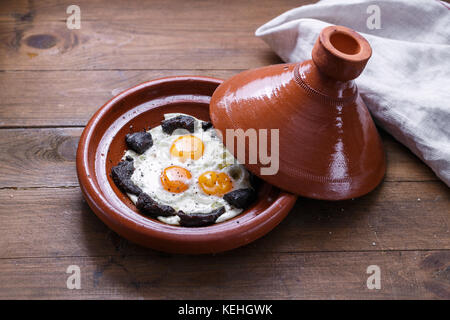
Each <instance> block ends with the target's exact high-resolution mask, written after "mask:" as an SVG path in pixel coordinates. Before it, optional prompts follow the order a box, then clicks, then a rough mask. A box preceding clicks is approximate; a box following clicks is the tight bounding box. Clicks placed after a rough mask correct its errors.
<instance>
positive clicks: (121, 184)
mask: <svg viewBox="0 0 450 320" xmlns="http://www.w3.org/2000/svg"><path fill="white" fill-rule="evenodd" d="M133 172H134V165H133V158H131V157H126V159H125V160H122V161H120V162H119V163H118V164H117V166H115V167H112V169H111V177H112V179H113V181H114V183H115V184H116V186H117V187H118V188H119V189H120V190H122V191H123V192H128V193H132V194H134V195H137V196H138V195H139V194H140V193H141V192H142V190H141V188H139V187H138V186H136V185H135V184H134V183H133V181H131V176H132V175H133Z"/></svg>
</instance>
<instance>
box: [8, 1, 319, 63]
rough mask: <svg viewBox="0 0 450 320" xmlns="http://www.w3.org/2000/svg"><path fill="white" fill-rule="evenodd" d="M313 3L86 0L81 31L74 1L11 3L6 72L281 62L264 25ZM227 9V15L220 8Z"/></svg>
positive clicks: (83, 6)
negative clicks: (70, 21) (73, 25)
mask: <svg viewBox="0 0 450 320" xmlns="http://www.w3.org/2000/svg"><path fill="white" fill-rule="evenodd" d="M310 2H311V1H302V2H300V3H299V2H298V1H282V2H277V3H276V5H274V3H273V1H256V0H253V1H251V2H242V1H223V2H215V1H214V2H206V1H186V2H180V1H162V0H160V1H152V2H148V1H145V2H143V1H138V2H133V3H132V4H130V5H129V7H128V3H127V10H123V4H122V3H121V2H120V1H114V2H112V3H111V4H110V3H108V6H105V5H103V4H102V3H99V2H95V1H81V2H80V3H79V4H78V5H79V6H80V8H81V10H82V25H81V29H80V30H69V29H67V27H66V21H65V20H66V17H67V15H66V14H65V9H66V7H67V3H57V4H55V5H51V4H50V3H49V2H43V3H42V4H41V2H35V3H34V2H33V5H29V4H24V3H22V5H17V7H15V5H14V4H11V3H8V6H6V7H5V8H4V9H3V10H2V14H1V15H0V17H1V19H0V25H1V30H2V31H1V32H0V44H1V45H0V69H1V70H68V69H70V70H79V69H161V68H166V69H172V68H175V69H179V68H188V69H204V68H208V69H246V68H251V67H257V66H261V65H266V64H271V63H274V62H277V61H279V59H278V58H277V57H276V55H275V54H273V53H272V52H271V50H270V49H269V47H268V46H267V45H266V44H265V43H264V42H263V41H262V40H260V39H258V38H256V37H255V36H254V32H255V30H256V28H257V27H259V26H260V25H262V24H263V23H265V22H267V21H269V20H270V19H272V18H273V17H275V16H277V15H278V14H281V13H282V12H284V11H286V10H288V9H291V8H294V7H296V6H299V5H301V4H305V3H310ZM218 12H220V13H221V14H217V13H218Z"/></svg>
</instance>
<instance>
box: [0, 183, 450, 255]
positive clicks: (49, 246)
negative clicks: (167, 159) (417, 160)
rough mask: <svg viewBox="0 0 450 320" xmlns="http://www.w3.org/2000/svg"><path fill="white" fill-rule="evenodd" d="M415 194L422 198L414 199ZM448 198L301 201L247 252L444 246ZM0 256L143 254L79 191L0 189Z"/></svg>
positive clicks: (397, 187)
mask: <svg viewBox="0 0 450 320" xmlns="http://www.w3.org/2000/svg"><path fill="white" fill-rule="evenodd" d="M419 198H420V201H419V200H418V199H419ZM449 208H450V195H449V192H448V189H447V187H446V186H444V185H443V184H442V183H436V182H398V183H397V182H396V183H384V184H383V185H381V186H380V187H379V188H378V189H377V190H376V191H375V192H373V193H371V194H369V195H367V196H364V197H362V198H359V199H355V200H353V201H351V200H349V201H342V202H327V201H315V200H309V199H304V198H301V199H299V200H298V202H297V204H296V205H295V207H294V209H293V210H292V211H291V213H290V214H289V215H288V217H287V218H286V219H285V220H284V221H283V222H282V223H281V224H280V225H279V226H278V227H277V228H275V229H274V230H273V231H271V232H270V233H269V234H268V235H266V236H265V237H263V238H262V239H260V240H258V241H256V242H254V243H252V244H250V245H248V246H247V247H246V248H247V249H245V250H248V254H250V253H251V254H256V253H261V254H262V253H265V252H311V251H377V250H426V249H450V228H449V224H450V223H449V219H450V215H449ZM0 218H1V221H2V223H1V224H0V234H1V235H2V236H1V237H0V258H16V257H66V256H101V255H131V254H144V253H147V252H149V251H151V250H148V249H145V248H142V247H139V246H137V245H134V244H131V243H128V242H127V241H125V240H123V239H121V238H120V237H118V236H116V235H115V234H114V233H113V232H111V231H109V229H108V228H107V227H106V226H104V225H103V223H102V222H101V221H100V220H99V219H98V218H97V217H96V216H95V215H94V214H93V213H92V211H91V210H90V209H89V207H88V206H87V205H86V203H85V202H84V200H83V198H82V195H81V192H80V190H79V189H78V188H32V189H19V190H14V189H3V190H0Z"/></svg>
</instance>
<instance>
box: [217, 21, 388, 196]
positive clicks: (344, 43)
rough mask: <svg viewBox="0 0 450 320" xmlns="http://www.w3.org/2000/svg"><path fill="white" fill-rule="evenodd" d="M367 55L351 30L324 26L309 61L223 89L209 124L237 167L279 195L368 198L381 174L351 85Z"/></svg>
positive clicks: (377, 149) (370, 127)
mask: <svg viewBox="0 0 450 320" xmlns="http://www.w3.org/2000/svg"><path fill="white" fill-rule="evenodd" d="M371 53H372V51H371V48H370V45H369V43H368V42H367V41H366V40H365V39H364V38H363V37H362V36H360V35H359V34H358V33H356V32H355V31H353V30H351V29H348V28H346V27H342V26H330V27H327V28H325V29H323V30H322V32H321V34H320V36H319V38H318V39H317V42H316V44H315V46H314V48H313V51H312V60H309V61H305V62H301V63H296V64H281V65H273V66H268V67H263V68H259V69H254V70H248V71H245V72H242V73H240V74H238V75H236V76H234V77H232V78H230V79H229V80H227V81H225V82H224V83H223V84H221V85H220V86H219V87H218V88H217V89H216V91H215V92H214V94H213V96H212V99H211V104H210V115H211V120H212V122H213V124H214V126H215V128H216V129H218V131H219V133H221V135H222V138H223V141H224V144H225V145H226V147H227V148H228V149H229V150H230V151H231V152H232V153H233V154H234V155H235V156H236V157H237V159H238V160H239V161H240V162H241V163H243V164H244V165H245V166H246V167H247V168H248V169H249V170H250V171H251V172H252V173H254V174H256V175H257V176H259V177H261V178H262V179H263V180H265V181H267V182H269V183H271V184H273V185H275V186H277V187H279V188H281V189H284V190H287V191H290V192H293V193H295V194H298V195H302V196H306V197H311V198H316V199H326V200H341V199H349V198H354V197H358V196H361V195H363V194H366V193H367V192H369V191H371V190H372V189H374V188H375V187H376V186H377V185H378V183H379V182H380V181H381V179H382V178H383V176H384V173H385V168H386V165H385V156H384V151H383V147H382V144H381V141H380V137H379V135H378V132H377V129H376V127H375V125H374V123H373V120H372V118H371V116H370V114H369V112H368V110H367V107H366V105H365V104H364V102H363V101H362V99H361V97H360V96H359V94H358V89H357V87H356V85H355V83H354V81H353V79H355V78H356V77H358V76H359V74H360V73H361V72H362V71H363V69H364V67H365V65H366V63H367V61H368V60H369V58H370V56H371Z"/></svg>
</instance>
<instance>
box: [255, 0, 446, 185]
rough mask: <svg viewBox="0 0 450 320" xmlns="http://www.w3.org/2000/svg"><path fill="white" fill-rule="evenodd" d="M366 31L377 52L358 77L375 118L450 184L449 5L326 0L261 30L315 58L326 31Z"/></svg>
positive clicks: (293, 54)
mask: <svg viewBox="0 0 450 320" xmlns="http://www.w3.org/2000/svg"><path fill="white" fill-rule="evenodd" d="M329 25H343V26H346V27H349V28H352V29H354V30H355V31H357V32H359V33H360V34H361V35H363V36H364V37H365V38H366V39H367V40H368V41H369V43H370V45H371V46H372V51H373V54H372V58H371V59H370V60H369V62H368V64H367V66H366V69H365V70H364V72H363V73H362V74H361V76H360V77H359V78H358V79H356V83H357V85H358V88H359V91H360V93H361V96H362V98H363V100H364V102H365V103H366V105H367V107H368V108H369V110H370V112H371V114H372V116H373V117H374V119H375V121H376V122H377V124H378V125H379V126H380V127H382V128H383V129H385V130H386V131H387V132H389V133H390V134H391V135H393V136H394V137H395V138H396V139H397V140H399V141H400V142H401V143H403V144H404V145H406V146H407V147H408V148H409V149H410V150H411V151H412V152H414V153H415V154H416V155H417V156H418V157H419V158H421V159H422V160H423V161H424V162H425V163H426V164H427V165H428V166H430V167H431V168H432V169H433V171H434V172H435V173H436V175H437V176H438V177H439V178H441V179H442V180H443V181H444V182H445V183H446V184H447V185H448V186H450V6H449V5H448V4H446V3H444V2H441V1H437V0H381V1H369V0H353V1H346V0H324V1H320V2H319V3H317V4H313V5H306V6H302V7H299V8H296V9H293V10H290V11H287V12H285V13H284V14H282V15H280V16H278V17H277V18H275V19H273V20H271V21H269V22H268V23H266V24H264V25H263V26H261V27H260V28H259V29H258V30H256V36H258V37H261V38H262V39H263V40H264V41H265V42H267V43H268V44H269V45H270V46H271V47H272V49H273V50H274V51H275V52H276V53H277V54H278V55H279V56H280V57H281V58H282V59H283V60H284V61H287V62H299V61H303V60H307V59H311V50H312V47H313V45H314V42H315V41H316V39H317V37H318V35H319V33H320V31H321V30H322V29H323V28H324V27H326V26H329Z"/></svg>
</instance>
